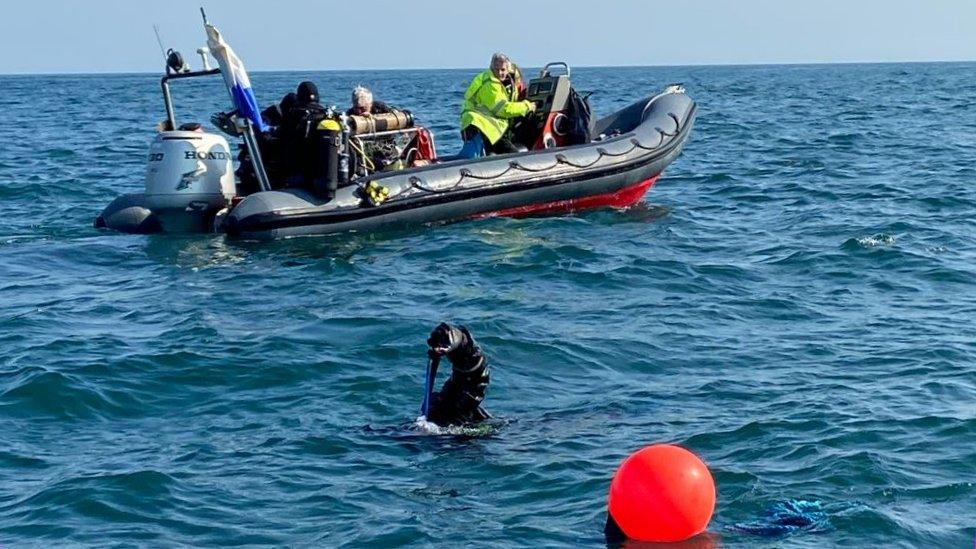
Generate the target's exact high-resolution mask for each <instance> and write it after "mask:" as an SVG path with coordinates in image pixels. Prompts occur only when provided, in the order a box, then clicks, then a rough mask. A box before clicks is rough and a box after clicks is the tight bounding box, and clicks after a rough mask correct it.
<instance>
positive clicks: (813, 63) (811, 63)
mask: <svg viewBox="0 0 976 549" xmlns="http://www.w3.org/2000/svg"><path fill="white" fill-rule="evenodd" d="M965 63H976V59H951V60H946V59H942V60H939V59H935V60H926V61H802V62H799V61H797V62H769V63H767V62H756V63H685V64H674V65H574V66H573V67H574V68H583V69H632V68H678V67H802V66H827V65H935V64H965ZM522 66H523V67H525V68H536V67H534V66H532V65H522ZM465 70H473V71H476V70H485V68H484V67H408V68H362V69H307V68H299V69H259V70H249V71H248V73H249V74H262V73H281V72H367V71H369V72H407V71H465ZM151 74H165V72H164V71H159V72H153V71H101V72H81V71H79V72H0V77H2V76H123V75H151Z"/></svg>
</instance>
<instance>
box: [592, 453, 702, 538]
mask: <svg viewBox="0 0 976 549" xmlns="http://www.w3.org/2000/svg"><path fill="white" fill-rule="evenodd" d="M607 507H608V509H609V512H610V516H611V517H613V520H614V521H615V522H616V523H617V526H619V527H620V530H621V531H623V533H624V534H625V535H626V536H627V537H628V538H630V539H633V540H637V541H654V542H673V541H683V540H686V539H688V538H690V537H692V536H696V535H698V534H700V533H702V532H704V531H705V528H706V527H707V526H708V521H709V520H711V518H712V512H713V511H714V510H715V481H714V480H712V474H711V473H710V472H709V471H708V467H706V466H705V464H704V463H702V460H700V459H698V456H696V455H695V454H693V453H691V452H689V451H688V450H685V449H684V448H680V447H678V446H672V445H670V444H656V445H654V446H648V447H646V448H643V449H641V450H638V451H637V452H634V453H633V454H631V455H630V457H628V458H627V459H625V460H624V462H623V463H621V464H620V468H619V469H617V472H616V474H614V476H613V481H612V482H611V483H610V495H609V497H608V498H607Z"/></svg>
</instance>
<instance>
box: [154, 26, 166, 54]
mask: <svg viewBox="0 0 976 549" xmlns="http://www.w3.org/2000/svg"><path fill="white" fill-rule="evenodd" d="M153 30H154V31H156V43H157V44H159V53H161V54H163V59H166V48H164V47H163V39H162V38H160V37H159V27H158V26H156V25H153Z"/></svg>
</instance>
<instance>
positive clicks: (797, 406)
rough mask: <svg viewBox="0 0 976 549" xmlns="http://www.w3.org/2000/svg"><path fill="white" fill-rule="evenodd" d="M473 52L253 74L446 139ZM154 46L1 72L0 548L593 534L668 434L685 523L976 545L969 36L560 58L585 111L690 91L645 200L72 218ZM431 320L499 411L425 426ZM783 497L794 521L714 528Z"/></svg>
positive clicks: (122, 157)
mask: <svg viewBox="0 0 976 549" xmlns="http://www.w3.org/2000/svg"><path fill="white" fill-rule="evenodd" d="M476 72H477V70H475V69H471V70H447V71H369V72H318V73H298V72H294V73H256V74H253V75H252V80H253V82H254V87H255V89H256V92H257V95H258V98H259V100H260V102H261V103H262V104H263V105H266V104H270V103H273V102H277V101H278V100H279V99H280V98H281V96H283V95H284V94H285V93H287V92H289V91H292V90H293V89H294V88H295V86H296V85H297V84H298V83H299V82H300V81H302V80H306V79H310V80H313V81H315V82H316V83H317V84H318V85H319V88H320V91H321V94H322V97H323V101H324V102H326V103H334V104H337V105H339V106H342V107H344V106H346V105H347V104H348V101H349V99H348V97H349V93H350V91H351V89H352V88H353V87H354V86H355V85H357V84H364V85H367V86H369V87H371V88H372V89H373V91H374V93H375V95H376V97H377V99H380V100H382V101H385V102H387V103H389V104H392V105H395V106H398V107H401V108H405V109H410V110H411V111H412V112H413V113H414V115H415V116H416V117H417V118H418V119H419V120H420V121H422V122H423V123H424V124H425V125H427V126H428V127H430V128H431V129H432V130H433V132H434V135H435V138H436V142H437V145H438V147H439V150H440V151H441V152H442V153H445V154H446V153H451V152H454V151H456V150H457V149H458V148H459V147H460V142H459V140H458V135H457V134H458V132H457V130H458V128H457V120H458V111H459V105H460V102H461V96H462V93H463V91H464V89H465V86H466V85H467V83H468V82H469V81H470V79H471V77H472V76H474V74H475V73H476ZM527 72H528V73H531V71H527ZM158 79H159V75H152V74H139V75H92V76H0V135H2V145H0V200H2V202H0V204H2V212H3V215H2V216H0V545H3V546H8V547H30V546H39V547H40V546H44V547H46V546H58V545H62V546H63V545H87V546H97V547H104V546H108V545H114V544H127V545H149V546H175V545H189V546H214V545H224V544H226V545H242V544H254V545H264V544H267V545H279V546H342V545H348V546H372V547H377V546H386V545H394V544H412V545H418V546H422V545H441V546H474V547H487V546H518V547H524V546H556V545H561V546H590V547H597V546H600V545H602V544H603V543H604V538H603V534H602V527H603V523H604V520H605V504H606V495H607V490H608V487H609V482H610V478H611V476H612V475H613V472H614V470H615V468H616V467H617V466H618V465H619V463H620V462H621V460H623V459H624V458H625V457H626V456H627V455H628V454H629V453H630V452H632V451H634V450H636V449H638V448H640V447H642V446H644V445H647V444H651V443H656V442H669V443H676V444H680V445H683V446H685V447H687V448H689V449H691V450H693V451H694V452H696V453H697V454H698V455H700V456H701V457H702V459H704V460H705V462H706V463H707V464H708V465H709V467H710V468H711V471H712V473H713V475H714V477H715V481H716V485H717V493H718V503H717V507H716V510H715V515H714V518H713V520H712V522H711V525H710V526H709V531H710V532H711V533H712V535H711V536H710V537H708V538H704V539H703V540H701V542H702V544H704V545H706V546H707V545H719V546H724V547H780V546H784V545H788V546H791V547H824V546H836V545H844V546H857V547H876V546H888V545H892V546H914V547H952V546H955V547H971V546H972V543H973V537H974V527H976V516H974V510H976V487H974V486H973V483H974V482H976V344H974V340H976V324H974V320H976V239H974V234H976V65H973V64H889V65H820V66H748V67H654V68H638V67H632V68H579V69H577V70H574V71H573V79H574V82H575V84H576V86H577V88H579V89H580V90H582V91H592V92H594V93H593V95H592V97H591V102H592V105H593V108H594V111H596V112H597V113H598V114H601V113H602V114H606V113H609V112H612V111H613V110H615V109H617V108H620V107H622V106H624V105H626V104H629V103H630V102H632V101H635V100H637V99H638V98H640V97H644V96H647V95H650V94H653V93H656V92H657V91H659V90H661V89H662V88H663V87H664V86H665V85H667V84H670V83H683V85H684V86H685V87H686V88H687V90H688V93H689V94H690V95H691V96H692V97H693V98H694V99H695V100H696V101H697V102H698V104H699V117H698V121H697V123H696V126H695V128H694V132H693V136H692V140H691V141H690V142H689V144H688V146H687V147H686V149H685V151H684V153H683V154H682V156H681V157H680V158H678V159H677V161H676V162H675V163H674V164H673V165H672V166H670V168H669V169H668V170H667V172H666V174H665V176H664V177H662V178H661V179H660V181H659V182H658V183H657V185H655V186H654V187H653V188H652V189H651V190H650V192H649V193H648V194H647V196H646V198H645V200H644V202H642V203H640V204H638V205H636V206H634V207H633V208H630V209H628V210H625V211H613V210H605V211H596V212H590V213H584V214H577V215H566V216H559V217H546V218H530V219H517V220H516V219H497V218H496V219H486V220H481V221H471V222H463V223H456V224H450V225H440V226H434V227H429V228H419V229H416V230H412V231H406V232H398V233H379V234H343V235H336V236H333V237H327V238H302V239H294V240H286V241H277V242H266V243H265V242H248V241H238V240H230V239H227V238H226V237H224V236H222V235H183V236H178V235H155V236H135V235H124V234H118V233H113V232H109V231H104V230H96V229H94V228H92V220H93V219H94V217H95V216H96V215H97V214H98V213H99V212H100V211H101V209H102V208H103V207H104V206H105V205H106V204H108V203H109V202H110V201H111V200H112V199H113V198H114V197H116V196H117V195H119V194H120V193H129V192H139V191H140V189H141V188H142V178H143V176H144V171H145V166H146V154H147V151H148V145H149V142H150V140H151V138H152V136H153V131H154V130H153V126H154V125H155V124H156V123H157V122H158V121H160V120H162V119H163V118H164V116H165V112H164V110H163V103H162V99H161V94H160V90H159V82H158ZM173 91H174V96H175V98H176V104H177V115H178V119H179V121H180V122H187V121H201V122H205V123H206V122H207V121H208V119H209V115H210V113H212V112H215V111H218V110H221V109H226V108H227V106H228V99H227V95H226V91H225V90H224V88H223V87H222V83H221V81H220V80H219V79H218V78H213V79H209V80H206V81H195V82H187V81H181V82H174V83H173ZM442 320H446V321H450V322H455V323H462V324H464V325H466V326H468V327H469V328H470V329H471V331H472V332H473V333H474V334H475V337H476V338H477V340H478V342H479V343H480V344H481V345H482V346H483V348H484V349H485V351H486V353H487V354H488V356H489V357H490V360H491V364H492V385H491V387H490V390H489V393H488V399H487V401H486V407H487V409H488V410H489V411H490V412H491V413H492V414H493V415H494V416H495V418H496V419H497V420H499V421H500V422H501V423H500V424H499V425H500V426H499V428H497V429H493V430H489V431H488V432H486V433H482V434H481V435H480V436H465V435H463V434H451V433H442V434H439V435H438V434H436V433H431V432H430V431H429V430H424V429H421V428H419V427H418V426H417V425H415V419H416V418H417V416H418V413H419V406H420V402H421V399H422V396H423V395H422V393H423V379H424V368H425V364H426V356H425V340H426V336H427V334H428V333H429V331H430V330H431V329H432V328H433V327H434V326H436V325H437V323H439V322H440V321H442ZM442 370H443V369H442ZM444 375H446V372H442V377H441V379H440V380H439V382H438V384H439V383H440V382H441V381H442V380H443V379H444V378H443V376H444ZM793 500H801V501H809V502H816V503H815V504H811V505H815V506H816V507H815V508H816V509H818V512H822V513H823V517H822V518H823V520H821V521H819V522H818V524H819V526H818V527H817V528H815V529H799V530H797V531H793V532H789V533H783V534H780V535H775V536H772V537H766V536H763V535H759V534H756V533H755V530H751V529H750V528H746V527H741V526H740V527H737V525H743V524H745V525H749V524H753V523H754V522H755V521H757V520H761V519H762V517H763V516H764V514H763V513H764V509H768V508H770V506H771V505H772V506H774V508H777V507H775V506H777V505H779V506H780V507H782V508H788V505H787V504H785V503H782V502H789V501H793ZM783 506H787V507H783Z"/></svg>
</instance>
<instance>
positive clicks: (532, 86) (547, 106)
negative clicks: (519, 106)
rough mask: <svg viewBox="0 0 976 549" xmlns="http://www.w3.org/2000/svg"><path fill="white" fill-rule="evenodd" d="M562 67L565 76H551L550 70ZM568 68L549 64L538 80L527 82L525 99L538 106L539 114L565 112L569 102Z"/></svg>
mask: <svg viewBox="0 0 976 549" xmlns="http://www.w3.org/2000/svg"><path fill="white" fill-rule="evenodd" d="M559 66H562V67H563V68H564V69H565V74H553V73H552V70H551V68H552V67H559ZM570 87H571V86H570V83H569V67H568V66H567V65H566V63H563V62H561V61H560V62H557V63H549V64H548V65H546V66H545V68H543V69H542V72H541V73H540V74H539V77H538V78H533V79H532V80H529V87H528V91H527V92H526V96H525V98H526V99H528V100H529V101H532V102H533V103H535V104H536V105H537V106H538V109H537V110H536V112H537V113H540V114H549V113H552V112H561V111H564V110H566V105H567V103H568V102H569V90H570Z"/></svg>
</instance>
